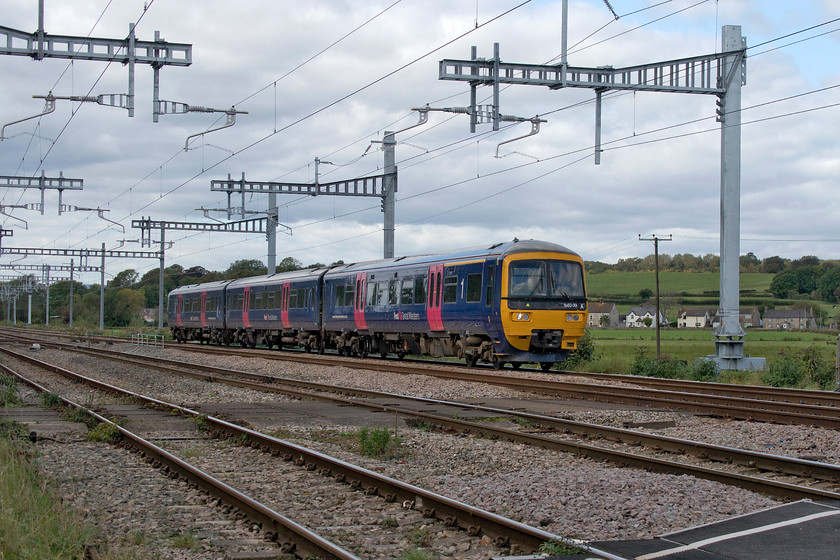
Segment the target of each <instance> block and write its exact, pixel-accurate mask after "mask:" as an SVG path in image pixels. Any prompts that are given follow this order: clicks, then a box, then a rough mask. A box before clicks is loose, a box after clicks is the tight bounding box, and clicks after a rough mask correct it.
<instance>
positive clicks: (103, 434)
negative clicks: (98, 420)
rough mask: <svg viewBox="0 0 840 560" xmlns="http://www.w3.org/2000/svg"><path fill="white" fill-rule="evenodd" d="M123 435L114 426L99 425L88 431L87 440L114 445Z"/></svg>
mask: <svg viewBox="0 0 840 560" xmlns="http://www.w3.org/2000/svg"><path fill="white" fill-rule="evenodd" d="M121 436H122V434H121V433H120V431H119V429H118V428H117V426H115V425H114V424H105V423H102V424H97V425H96V426H94V427H93V428H91V429H90V431H88V435H87V440H88V441H101V442H104V443H114V442H115V441H117V440H118V439H119V438H120V437H121Z"/></svg>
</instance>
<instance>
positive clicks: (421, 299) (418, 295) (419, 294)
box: [414, 276, 426, 304]
mask: <svg viewBox="0 0 840 560" xmlns="http://www.w3.org/2000/svg"><path fill="white" fill-rule="evenodd" d="M414 303H422V304H425V303H426V277H425V276H418V277H417V278H415V279H414Z"/></svg>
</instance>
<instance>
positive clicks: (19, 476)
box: [0, 437, 94, 560]
mask: <svg viewBox="0 0 840 560" xmlns="http://www.w3.org/2000/svg"><path fill="white" fill-rule="evenodd" d="M31 459H32V457H31V451H30V450H28V449H27V447H26V444H24V443H22V442H19V441H13V440H11V439H9V438H8V437H0V503H2V504H3V507H2V508H0V558H27V559H28V558H31V559H36V558H50V559H68V560H73V559H79V560H81V559H83V558H87V557H88V556H86V551H87V547H88V545H89V544H90V543H92V542H93V541H94V532H93V530H92V529H91V528H90V527H87V526H85V525H84V524H80V523H79V522H78V515H77V514H76V513H74V512H72V511H70V510H69V509H67V508H65V507H64V506H62V505H61V501H60V500H59V498H58V496H57V495H56V494H55V492H54V491H53V490H52V488H51V487H50V486H49V484H47V483H46V482H45V481H44V480H43V479H42V478H41V477H40V476H39V475H38V473H37V471H36V470H35V467H34V466H33V465H32V462H31Z"/></svg>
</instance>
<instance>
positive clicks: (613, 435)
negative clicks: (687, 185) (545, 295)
mask: <svg viewBox="0 0 840 560" xmlns="http://www.w3.org/2000/svg"><path fill="white" fill-rule="evenodd" d="M75 350H76V351H81V352H84V353H87V354H90V355H97V354H103V353H104V354H107V355H108V356H109V357H111V358H114V359H117V360H121V361H124V362H128V363H132V364H142V365H146V366H150V367H154V368H157V369H160V370H163V371H169V372H172V373H177V374H182V375H187V376H191V377H198V378H201V379H204V380H207V381H219V382H224V383H228V384H231V385H234V386H238V387H243V388H248V389H253V390H259V391H271V392H282V393H285V394H287V395H293V396H296V397H301V398H311V399H316V400H323V401H329V402H337V403H340V404H346V405H354V406H367V407H368V408H372V409H375V410H383V411H387V412H392V411H397V412H403V413H405V414H414V411H411V410H407V409H404V408H402V407H400V406H399V405H397V404H393V403H392V404H389V405H381V404H377V403H368V402H360V401H358V400H350V399H343V398H340V397H325V396H323V395H317V394H313V393H311V392H307V391H294V390H290V389H283V388H281V387H277V384H278V383H279V384H283V385H291V386H295V387H304V388H306V389H310V390H314V391H322V392H337V393H341V394H353V395H359V396H365V397H372V398H378V399H403V400H406V401H410V402H415V403H422V404H423V405H437V406H452V407H459V408H462V409H469V410H478V411H482V412H487V413H490V414H501V415H505V416H510V417H512V418H520V419H522V420H525V421H528V422H531V423H533V424H534V425H535V426H536V427H540V428H547V427H548V428H551V429H553V430H559V431H560V432H563V433H569V434H574V435H577V436H582V437H584V438H589V439H607V440H610V441H614V442H617V443H624V444H627V445H633V446H644V447H648V448H651V449H655V450H657V451H668V452H672V453H676V454H679V455H684V454H688V455H692V456H695V457H699V458H701V459H704V460H708V461H712V462H721V463H727V464H737V465H741V466H744V467H747V468H751V469H757V470H760V471H764V472H773V473H783V474H787V475H791V476H800V477H805V478H812V479H815V480H820V481H824V482H830V483H834V484H837V483H840V465H833V464H829V463H823V462H819V461H811V460H807V459H797V458H795V457H784V456H780V455H773V454H769V453H762V452H758V451H749V450H745V449H737V448H734V447H727V446H721V445H713V444H709V443H703V442H697V441H691V440H683V439H679V438H673V437H668V436H662V435H656V434H648V433H645V432H639V431H635V430H628V429H623V428H614V427H611V426H602V425H598V424H589V423H586V422H577V421H574V420H565V419H562V418H557V417H553V416H546V415H543V414H534V413H530V412H525V411H520V410H510V409H506V408H498V407H490V406H485V405H476V404H471V403H463V402H457V401H446V400H440V399H431V398H425V397H414V396H410V395H403V394H395V393H387V392H384V391H376V390H372V389H362V388H359V387H347V386H336V385H328V384H325V383H317V382H313V381H302V380H299V379H292V378H288V377H280V376H274V375H267V374H260V373H253V372H248V371H241V370H232V369H229V368H220V367H217V366H210V365H205V364H195V363H187V362H183V361H176V360H170V359H166V358H147V357H145V356H137V355H133V354H126V353H124V352H120V351H118V350H108V349H101V348H97V349H87V348H81V349H75ZM189 368H193V369H194V370H199V371H207V372H212V373H213V374H215V375H205V374H197V373H195V371H190V369H189ZM229 375H236V376H241V377H245V378H247V379H252V380H256V383H250V382H245V381H238V380H234V379H230V377H218V376H229ZM264 383H269V384H270V385H265V384H264ZM434 418H437V417H434ZM478 426H481V425H480V424H478ZM495 435H496V436H497V437H499V436H502V435H503V434H501V433H499V434H495ZM537 445H538V444H537Z"/></svg>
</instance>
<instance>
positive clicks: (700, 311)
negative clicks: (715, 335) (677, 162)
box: [677, 307, 717, 329]
mask: <svg viewBox="0 0 840 560" xmlns="http://www.w3.org/2000/svg"><path fill="white" fill-rule="evenodd" d="M716 313H717V309H707V308H697V307H693V308H692V307H689V308H686V309H681V310H680V313H679V315H678V316H677V327H678V328H681V329H684V328H689V329H703V328H706V327H711V326H712V319H713V318H714V316H715V314H716Z"/></svg>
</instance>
